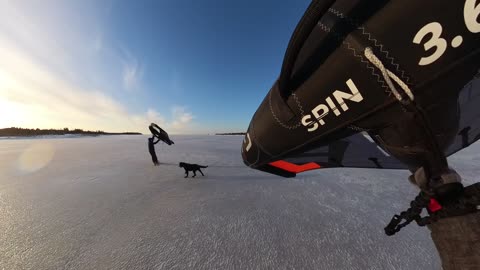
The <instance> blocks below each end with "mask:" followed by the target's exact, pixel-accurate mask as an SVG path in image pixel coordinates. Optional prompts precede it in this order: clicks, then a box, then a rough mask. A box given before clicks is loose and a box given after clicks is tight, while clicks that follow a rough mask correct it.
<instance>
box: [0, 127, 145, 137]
mask: <svg viewBox="0 0 480 270" xmlns="http://www.w3.org/2000/svg"><path fill="white" fill-rule="evenodd" d="M70 134H75V135H76V134H78V135H89V136H97V135H141V133H139V132H118V133H112V132H104V131H101V130H97V131H90V130H83V129H79V128H76V129H72V130H70V129H68V128H64V129H39V128H32V129H30V128H17V127H11V128H2V129H0V137H14V136H42V135H70Z"/></svg>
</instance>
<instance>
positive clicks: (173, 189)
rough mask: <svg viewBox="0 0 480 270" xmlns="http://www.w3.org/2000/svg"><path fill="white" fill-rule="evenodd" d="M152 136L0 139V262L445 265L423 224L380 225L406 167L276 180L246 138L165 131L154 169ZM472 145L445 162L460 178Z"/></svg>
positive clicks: (7, 265)
mask: <svg viewBox="0 0 480 270" xmlns="http://www.w3.org/2000/svg"><path fill="white" fill-rule="evenodd" d="M146 138H147V137H145V136H112V137H108V136H106V137H94V138H64V139H54V138H47V139H14V140H0V232H1V233H0V268H1V269H382V270H385V269H439V268H440V262H439V258H438V255H437V253H436V250H435V248H434V246H433V243H432V242H431V240H430V239H429V232H428V230H427V229H426V228H419V227H417V226H416V225H410V226H408V227H406V228H404V229H403V230H402V231H401V232H400V233H399V234H398V235H396V236H394V237H387V236H385V234H384V232H383V228H384V226H385V225H386V224H387V222H388V221H389V220H390V218H391V217H392V215H393V214H395V213H398V212H400V211H402V210H404V209H406V207H407V206H408V204H409V202H410V200H411V199H413V198H414V197H415V195H416V194H417V190H416V189H415V188H414V187H413V186H411V185H410V184H409V183H408V181H407V176H408V173H407V172H405V171H393V170H373V169H370V170H368V169H331V170H320V171H314V172H308V173H305V174H303V175H300V176H297V178H293V179H284V178H280V177H277V176H273V175H269V174H266V173H262V172H259V171H254V170H252V169H249V168H247V167H246V166H244V165H243V163H242V161H241V157H240V147H241V142H242V140H243V137H241V136H173V137H172V139H173V140H174V141H175V144H174V145H172V146H166V145H161V144H160V143H159V144H157V154H158V157H159V160H160V162H161V163H163V164H162V165H161V166H159V167H154V166H153V165H152V162H151V160H150V156H149V154H148V151H147V144H146ZM479 148H480V147H479V146H478V144H477V145H475V146H473V147H471V149H467V150H466V151H463V152H461V153H459V154H458V155H456V156H455V157H454V158H453V159H451V161H452V165H453V166H454V167H455V168H456V169H458V171H459V172H460V173H461V174H462V175H463V176H464V177H465V178H466V180H467V183H472V182H473V180H475V179H474V177H476V176H477V175H478V173H479V170H478V169H477V168H476V166H478V164H479V161H480V154H477V153H478V150H479ZM180 161H184V162H189V163H199V164H202V165H209V167H208V168H207V169H204V170H203V171H204V173H205V177H202V176H199V177H197V178H194V179H192V178H187V179H185V178H183V176H184V171H183V169H181V168H179V167H178V165H177V164H178V162H180ZM477 180H478V179H477Z"/></svg>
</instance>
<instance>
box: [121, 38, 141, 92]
mask: <svg viewBox="0 0 480 270" xmlns="http://www.w3.org/2000/svg"><path fill="white" fill-rule="evenodd" d="M121 51H122V62H123V77H122V78H123V87H124V88H125V89H126V90H130V91H131V90H138V89H139V88H140V86H141V80H142V78H143V67H142V65H141V64H140V63H139V61H138V59H137V58H136V57H135V56H134V55H133V54H132V53H131V52H130V51H128V50H127V49H125V48H124V47H121Z"/></svg>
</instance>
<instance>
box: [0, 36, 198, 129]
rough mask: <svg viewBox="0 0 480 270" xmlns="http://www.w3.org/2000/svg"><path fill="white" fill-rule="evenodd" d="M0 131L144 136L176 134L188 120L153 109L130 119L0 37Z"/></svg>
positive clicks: (177, 111)
mask: <svg viewBox="0 0 480 270" xmlns="http://www.w3.org/2000/svg"><path fill="white" fill-rule="evenodd" d="M0 59H2V62H1V63H0V114H1V115H2V117H1V118H0V127H10V126H22V127H30V128H33V127H35V128H36V127H39V128H62V127H70V128H84V129H91V130H106V131H140V132H147V130H148V129H147V127H148V125H149V124H150V123H151V122H156V123H158V124H159V125H162V126H166V127H167V128H171V129H172V131H173V133H181V132H183V131H184V130H185V127H186V125H187V124H188V123H189V122H190V121H191V120H192V119H193V116H192V114H191V113H190V112H187V111H186V109H185V108H184V107H174V108H173V109H172V120H171V121H170V122H169V121H166V120H165V118H164V117H163V116H161V115H160V114H159V113H158V112H157V111H155V110H154V109H149V110H147V111H146V112H145V113H141V114H133V113H131V112H129V111H128V110H127V108H126V107H125V106H124V105H122V104H121V103H120V102H118V101H116V100H115V99H113V98H112V97H110V96H108V95H106V94H104V93H102V92H101V91H98V90H89V89H81V88H79V87H77V86H75V85H72V84H71V83H69V82H68V81H66V80H63V79H62V78H61V77H59V76H58V75H57V74H55V73H54V72H52V71H50V70H48V69H47V68H46V67H45V66H42V65H41V64H38V63H36V62H34V61H33V60H32V59H31V58H30V57H28V55H27V54H26V53H24V52H23V51H21V50H19V49H17V48H15V47H14V46H11V44H9V43H8V42H7V41H5V40H4V39H2V38H1V37H0Z"/></svg>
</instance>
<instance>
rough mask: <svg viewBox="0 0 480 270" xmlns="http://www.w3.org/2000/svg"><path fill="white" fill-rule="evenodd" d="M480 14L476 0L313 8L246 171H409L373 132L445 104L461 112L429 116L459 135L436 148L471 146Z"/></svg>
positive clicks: (263, 108)
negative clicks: (332, 169) (412, 110)
mask: <svg viewBox="0 0 480 270" xmlns="http://www.w3.org/2000/svg"><path fill="white" fill-rule="evenodd" d="M479 14H480V3H479V2H478V1H476V0H456V1H449V0H442V1H438V0H423V1H417V0H391V1H387V0H383V1H382V0H380V1H367V0H365V1H363V0H338V1H335V0H330V1H329V0H324V1H313V2H312V3H311V5H310V6H309V8H308V9H307V11H306V12H305V15H304V16H303V18H302V19H301V21H300V22H299V24H298V25H297V28H296V30H295V32H294V33H293V35H292V38H291V40H290V43H289V46H288V49H287V51H286V53H285V58H284V62H283V66H282V70H281V73H280V76H279V78H278V80H277V81H276V82H275V83H274V85H273V86H272V88H271V90H270V91H269V92H268V93H267V95H266V97H265V98H264V100H263V102H262V103H261V104H260V106H259V108H258V109H257V111H256V112H255V114H254V116H253V118H252V120H251V122H250V125H249V128H248V131H247V134H246V136H245V139H244V143H243V145H242V157H243V160H244V163H245V164H246V165H247V166H249V167H251V168H254V169H259V170H262V171H267V172H270V173H274V174H277V175H281V176H285V177H292V176H295V175H296V174H297V173H300V172H303V171H307V170H312V169H321V168H330V167H367V168H394V169H402V168H407V165H404V164H405V162H400V161H399V160H397V159H396V158H394V157H392V156H391V154H390V153H391V152H390V151H389V150H390V149H387V148H386V147H383V146H382V147H381V146H379V145H382V143H381V137H379V136H377V135H376V133H375V130H378V129H381V128H382V127H383V126H386V125H388V123H389V121H394V120H397V119H398V118H399V116H400V115H403V116H402V117H404V116H405V115H408V117H418V115H417V114H415V113H411V112H410V111H409V108H411V107H415V108H417V107H421V108H426V110H425V111H426V113H427V114H428V112H429V111H428V110H429V109H431V108H432V107H435V106H437V107H438V106H443V105H441V104H450V105H451V106H450V105H449V108H450V109H452V108H453V110H454V112H455V113H454V114H453V116H452V115H451V114H449V115H436V116H433V117H432V118H434V119H436V120H438V121H445V122H446V123H447V122H448V123H449V124H450V125H449V127H448V128H447V127H445V129H448V131H449V132H450V133H452V134H453V136H451V137H449V138H443V139H439V141H442V145H441V147H438V148H439V149H441V150H440V151H443V152H444V155H450V154H453V153H454V152H456V151H458V150H460V149H462V148H464V147H467V146H468V145H470V144H471V143H473V142H474V141H476V140H478V139H479V138H480V109H479V108H480V85H479V84H480V83H479V82H478V81H477V80H475V79H474V80H473V81H472V79H473V78H474V76H475V75H476V74H478V70H479V66H480V22H479V21H480V18H479ZM477 76H478V75H477ZM412 104H413V105H412ZM449 117H450V118H449ZM435 136H436V134H433V135H432V137H435ZM403 150H405V152H408V151H415V149H403ZM442 156H443V155H442Z"/></svg>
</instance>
